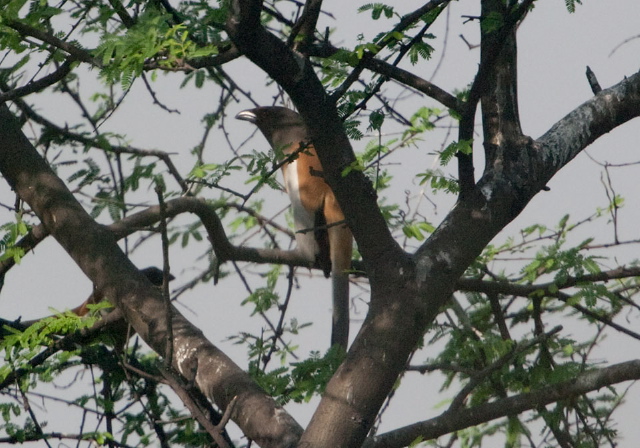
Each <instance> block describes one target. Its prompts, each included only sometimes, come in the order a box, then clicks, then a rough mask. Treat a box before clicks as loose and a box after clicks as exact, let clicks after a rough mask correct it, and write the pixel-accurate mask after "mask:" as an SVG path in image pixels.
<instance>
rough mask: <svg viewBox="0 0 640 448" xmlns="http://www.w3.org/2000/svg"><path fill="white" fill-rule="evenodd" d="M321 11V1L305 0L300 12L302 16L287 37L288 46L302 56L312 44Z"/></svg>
mask: <svg viewBox="0 0 640 448" xmlns="http://www.w3.org/2000/svg"><path fill="white" fill-rule="evenodd" d="M321 11H322V0H307V1H306V2H305V4H304V9H303V10H302V15H301V16H300V18H299V19H298V21H297V22H296V24H295V25H293V28H291V35H290V36H289V39H288V40H289V42H288V44H289V45H292V44H293V48H294V49H295V50H296V51H299V52H300V53H302V54H306V53H307V49H308V48H309V46H310V45H311V43H312V42H313V37H314V33H315V31H316V26H317V24H318V17H319V16H320V12H321Z"/></svg>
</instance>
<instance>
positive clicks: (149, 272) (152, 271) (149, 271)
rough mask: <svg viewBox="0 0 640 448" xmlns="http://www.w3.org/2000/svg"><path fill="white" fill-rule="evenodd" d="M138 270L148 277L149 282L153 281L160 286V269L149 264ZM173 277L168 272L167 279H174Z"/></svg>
mask: <svg viewBox="0 0 640 448" xmlns="http://www.w3.org/2000/svg"><path fill="white" fill-rule="evenodd" d="M140 272H142V273H143V274H144V275H146V276H147V278H148V279H149V281H150V282H151V283H153V284H154V285H156V286H160V285H162V270H161V269H158V268H157V267H155V266H150V267H148V268H144V269H140ZM174 279H175V277H174V276H173V275H171V274H169V281H171V280H174Z"/></svg>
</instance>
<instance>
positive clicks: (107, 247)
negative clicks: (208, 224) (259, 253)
mask: <svg viewBox="0 0 640 448" xmlns="http://www.w3.org/2000/svg"><path fill="white" fill-rule="evenodd" d="M0 172H1V173H2V175H3V176H4V178H5V179H6V180H7V182H9V184H10V185H11V187H12V188H13V189H14V190H15V191H16V193H17V194H18V195H19V196H20V197H21V198H22V199H23V200H24V201H25V202H27V203H28V204H29V205H30V206H31V208H32V209H33V211H34V212H35V213H36V214H37V215H38V217H39V218H40V220H41V221H42V222H43V224H44V225H45V227H46V228H47V230H49V232H50V233H51V235H52V236H53V237H54V238H55V239H56V240H57V241H58V242H59V243H60V245H61V246H62V247H63V248H64V249H65V250H66V251H67V253H68V254H69V255H70V256H71V257H72V258H73V259H74V261H75V262H76V263H77V264H78V266H79V267H80V268H81V269H82V271H83V272H84V273H85V274H86V275H87V277H89V279H90V280H91V281H92V282H93V284H94V286H95V288H96V291H98V293H99V294H101V295H103V296H104V297H108V298H109V300H111V301H112V302H113V303H114V304H115V306H116V307H117V308H118V309H120V310H121V311H122V313H123V315H124V317H125V319H126V320H127V322H129V323H130V324H131V326H132V327H133V328H134V329H135V330H136V331H137V332H138V334H139V335H140V336H141V337H142V339H143V340H144V341H145V342H147V343H148V344H149V346H151V347H152V348H153V349H154V350H155V351H156V352H157V353H161V354H162V353H166V343H167V340H166V332H167V327H168V325H171V327H172V328H173V331H174V340H173V344H174V347H175V349H174V353H175V356H174V360H173V368H174V369H176V370H177V371H178V372H180V373H182V374H183V375H186V376H187V377H190V376H193V377H194V382H195V384H196V385H197V386H198V388H199V389H200V390H201V391H202V392H203V393H204V394H205V395H206V396H207V397H208V398H209V399H211V400H213V401H214V402H215V403H216V404H217V405H218V406H219V407H220V408H223V409H224V408H226V407H227V406H228V405H229V403H230V402H231V400H232V399H233V398H234V397H235V396H236V395H237V396H238V399H237V404H236V406H235V410H234V413H233V419H234V421H235V422H236V423H237V424H238V426H240V428H241V429H242V431H243V432H244V433H245V435H246V436H247V437H249V438H251V439H253V440H255V441H256V442H257V443H258V444H260V445H261V446H262V447H268V448H269V447H274V448H281V447H287V446H290V445H291V444H293V443H295V442H296V441H297V440H298V438H299V436H300V434H301V433H302V429H301V428H300V426H299V425H298V424H297V423H296V422H295V420H293V418H292V417H291V416H290V415H289V414H287V413H286V412H285V411H284V410H283V409H282V408H281V407H280V406H278V405H277V404H276V403H275V402H274V401H273V399H271V398H270V397H269V396H267V395H266V394H265V393H264V391H263V390H262V389H260V388H259V387H258V386H257V385H256V384H255V383H254V382H253V380H252V379H251V378H250V377H249V375H248V374H247V373H245V372H244V371H243V370H242V369H241V368H240V367H238V366H237V365H236V364H235V363H233V361H232V360H231V359H229V358H228V357H227V356H226V355H225V354H224V353H223V352H222V351H220V350H219V349H218V348H217V347H215V346H214V345H213V344H211V343H210V342H209V341H208V340H207V339H206V338H205V337H204V336H203V335H202V332H201V331H200V330H199V329H197V328H196V327H194V326H193V325H192V324H191V323H189V322H188V321H187V320H186V319H185V318H184V316H182V314H180V312H179V311H178V310H177V309H175V308H174V309H173V317H172V321H171V322H170V323H169V322H167V321H166V314H165V312H164V306H163V299H162V295H161V294H160V292H159V291H158V290H157V288H154V287H153V285H152V284H151V282H150V281H149V280H148V279H147V278H146V277H145V276H144V275H143V274H141V273H140V272H139V271H138V270H137V268H136V267H135V266H134V265H133V263H131V261H130V260H129V259H128V258H127V256H126V255H125V254H124V253H123V252H122V250H121V249H120V248H119V247H118V245H117V243H116V239H115V238H114V236H113V234H112V233H111V232H110V231H108V230H107V229H105V228H104V227H103V226H100V225H99V224H97V223H96V222H95V221H94V220H93V219H91V217H90V216H89V215H88V214H87V213H86V211H85V210H84V209H83V208H82V206H81V205H80V204H79V203H78V202H77V201H76V200H75V198H74V197H73V195H72V194H71V192H70V191H69V190H68V189H67V188H66V186H65V185H64V184H63V183H62V181H61V180H60V179H59V178H58V177H57V176H56V175H55V174H54V173H53V172H52V171H51V169H50V168H49V167H48V165H47V164H46V162H45V161H44V160H43V159H42V158H41V157H40V155H39V154H38V152H37V151H36V149H35V148H34V147H33V146H32V145H31V143H30V142H29V140H28V139H27V138H26V136H25V135H24V134H23V133H22V132H21V131H20V128H19V125H18V124H17V122H16V120H15V118H14V117H13V116H12V114H11V112H10V111H9V109H8V108H7V107H6V106H4V105H3V106H0Z"/></svg>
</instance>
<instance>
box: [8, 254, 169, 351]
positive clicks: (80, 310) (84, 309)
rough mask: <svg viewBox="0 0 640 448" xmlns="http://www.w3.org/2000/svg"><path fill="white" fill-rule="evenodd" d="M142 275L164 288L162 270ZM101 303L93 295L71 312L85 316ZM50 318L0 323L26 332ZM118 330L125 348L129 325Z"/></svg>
mask: <svg viewBox="0 0 640 448" xmlns="http://www.w3.org/2000/svg"><path fill="white" fill-rule="evenodd" d="M140 272H141V273H143V274H144V275H145V276H146V277H147V278H148V279H149V281H150V282H151V283H152V284H153V285H154V286H157V287H160V286H162V280H163V273H162V270H161V269H158V268H156V267H154V266H151V267H148V268H144V269H141V270H140ZM174 279H175V277H174V276H173V275H171V274H169V278H168V280H169V281H171V280H174ZM100 301H102V297H100V296H98V295H96V294H95V293H92V294H91V295H90V296H89V297H88V298H87V300H85V301H84V302H82V304H80V305H79V306H77V307H75V308H73V309H72V310H71V312H72V313H74V314H77V315H78V316H85V315H87V314H88V313H89V311H90V310H89V306H88V305H95V304H97V303H99V302H100ZM105 313H108V310H107V311H105ZM48 317H51V316H47V317H43V318H40V319H34V320H28V321H24V322H22V321H20V320H17V321H13V322H11V321H7V320H5V319H0V323H2V324H3V325H7V326H9V327H12V328H15V329H17V330H21V331H24V330H26V329H27V328H29V327H30V326H31V325H33V324H36V323H38V322H40V321H41V320H43V319H47V318H48ZM117 327H118V328H117V329H114V330H113V331H111V333H121V334H117V335H115V334H114V339H117V340H118V343H119V345H120V346H121V347H122V346H124V343H125V342H126V334H127V325H126V323H125V322H124V321H123V322H122V324H118V325H117ZM6 334H7V331H6V330H3V331H1V332H0V336H5V335H6ZM133 334H134V333H131V334H130V335H129V336H132V335H133Z"/></svg>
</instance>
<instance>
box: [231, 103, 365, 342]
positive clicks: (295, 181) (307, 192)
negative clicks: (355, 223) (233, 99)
mask: <svg viewBox="0 0 640 448" xmlns="http://www.w3.org/2000/svg"><path fill="white" fill-rule="evenodd" d="M236 118H237V119H239V120H244V121H248V122H250V123H253V124H254V125H256V126H257V128H258V129H259V130H260V131H261V132H262V134H263V135H264V136H265V138H266V139H267V141H268V142H269V144H270V145H271V147H272V148H273V150H274V151H275V152H276V154H281V155H283V156H284V160H287V159H288V158H290V159H291V160H287V162H286V163H285V164H284V165H283V166H282V174H283V176H284V185H285V189H286V191H287V193H288V195H289V200H290V201H291V209H292V211H293V221H294V228H295V236H296V248H295V249H294V250H296V251H297V252H299V253H300V254H301V255H302V256H303V257H304V258H305V259H307V260H309V262H310V263H313V264H314V265H316V266H318V267H320V268H321V269H322V270H323V271H324V274H325V277H329V275H330V276H331V278H332V288H333V293H332V295H333V313H332V330H331V345H332V346H334V345H336V344H337V345H339V346H340V347H342V348H343V349H345V350H346V348H347V344H348V340H349V272H348V271H349V269H351V255H352V246H353V236H352V234H351V231H350V230H349V227H348V226H347V225H346V223H345V217H344V214H343V212H342V209H341V208H340V205H339V204H338V201H337V200H336V197H335V195H334V193H333V191H332V190H331V188H330V187H329V185H328V184H327V183H326V182H325V179H324V178H323V176H322V165H321V164H320V160H319V159H318V156H317V154H316V150H315V148H314V146H313V142H312V141H311V140H310V138H309V133H308V131H307V127H306V125H305V123H304V120H303V119H302V117H301V116H300V114H298V113H297V112H295V111H293V110H291V109H288V108H286V107H279V106H266V107H256V108H254V109H248V110H243V111H242V112H240V113H238V114H237V115H236Z"/></svg>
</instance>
